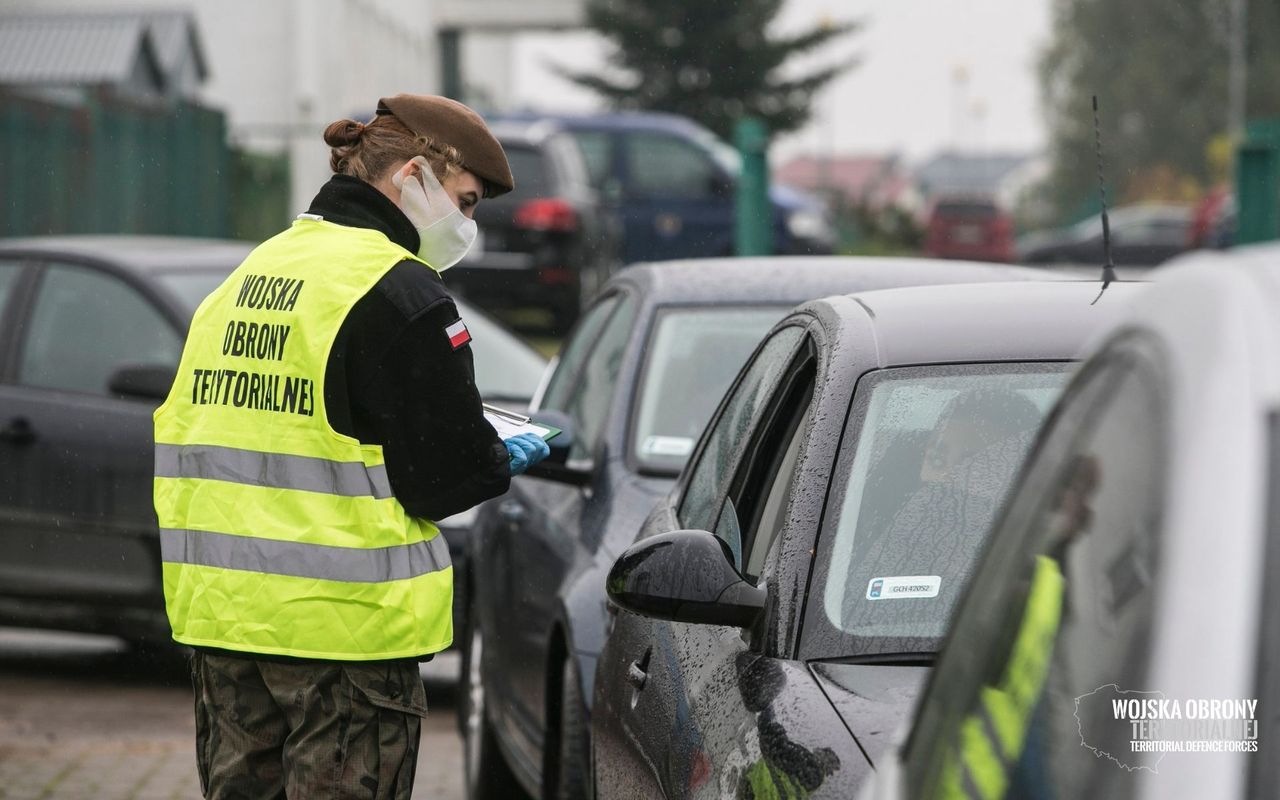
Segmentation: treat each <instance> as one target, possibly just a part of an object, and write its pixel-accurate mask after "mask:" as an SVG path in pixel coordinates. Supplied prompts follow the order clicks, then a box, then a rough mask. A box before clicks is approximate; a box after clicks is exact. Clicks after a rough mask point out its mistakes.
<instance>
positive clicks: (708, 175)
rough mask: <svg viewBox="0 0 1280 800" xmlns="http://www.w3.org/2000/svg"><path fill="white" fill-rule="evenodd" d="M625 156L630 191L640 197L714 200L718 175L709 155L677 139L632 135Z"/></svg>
mask: <svg viewBox="0 0 1280 800" xmlns="http://www.w3.org/2000/svg"><path fill="white" fill-rule="evenodd" d="M624 154H625V156H626V160H627V174H628V175H629V176H630V190H631V192H632V193H633V194H635V195H638V196H640V197H667V198H683V199H690V200H700V199H707V198H710V197H712V196H713V188H712V179H713V178H714V177H715V176H716V175H717V174H718V170H717V169H716V166H715V163H714V162H713V161H712V159H711V156H710V154H708V153H707V152H706V151H705V150H703V149H702V148H700V147H698V146H696V145H694V144H691V143H690V142H687V141H685V140H684V139H678V138H676V137H674V136H666V135H664V134H659V133H644V132H639V133H632V134H630V135H629V136H627V138H626V145H625V147H624Z"/></svg>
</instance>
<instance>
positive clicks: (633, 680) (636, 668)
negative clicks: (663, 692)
mask: <svg viewBox="0 0 1280 800" xmlns="http://www.w3.org/2000/svg"><path fill="white" fill-rule="evenodd" d="M648 680H649V673H647V672H645V671H644V670H643V669H641V668H640V662H639V661H632V662H631V666H629V667H627V683H629V684H631V685H632V686H634V687H635V688H636V689H643V688H644V685H645V682H647V681H648Z"/></svg>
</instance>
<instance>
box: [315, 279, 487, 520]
mask: <svg viewBox="0 0 1280 800" xmlns="http://www.w3.org/2000/svg"><path fill="white" fill-rule="evenodd" d="M427 273H429V274H427ZM458 318H459V317H458V310H457V307H456V306H455V305H454V302H453V300H452V299H451V298H450V297H449V296H448V294H447V293H446V292H445V291H444V287H443V284H442V283H441V282H440V279H439V277H438V276H436V275H435V273H433V272H431V271H430V270H429V269H427V268H425V267H423V266H422V265H421V264H419V263H416V262H406V263H404V264H401V265H400V266H397V267H396V268H394V269H393V270H392V271H391V272H390V273H388V275H387V277H385V278H384V279H383V280H382V281H381V282H380V283H379V284H378V286H377V287H375V288H374V290H373V291H371V292H370V294H369V295H368V296H367V297H366V298H364V299H362V300H361V301H360V302H359V303H358V304H357V306H356V307H355V308H353V309H352V312H351V313H350V314H349V315H348V319H347V322H346V323H344V326H343V327H344V331H343V333H342V334H341V335H340V338H339V342H338V343H336V344H335V353H336V355H335V356H332V357H331V359H330V369H334V368H335V367H336V368H337V370H338V373H339V374H344V375H345V377H346V380H345V381H343V383H345V386H343V387H337V386H335V387H332V388H333V389H334V393H335V397H340V396H341V395H342V394H343V393H344V392H343V391H342V390H343V389H345V393H346V394H347V395H348V397H347V398H343V399H345V400H347V404H348V406H349V413H350V420H349V422H347V421H345V420H342V419H341V417H342V414H341V411H340V409H341V406H342V403H341V402H337V403H335V404H332V405H330V417H331V422H333V424H334V427H335V428H337V429H338V430H340V431H341V430H342V428H341V427H339V425H340V424H343V423H345V424H347V425H348V426H349V427H350V428H351V429H353V430H354V432H355V435H356V437H357V438H359V439H360V440H361V441H365V442H370V443H376V444H381V445H382V448H383V454H384V456H385V458H386V464H387V477H388V478H389V479H390V482H391V491H392V492H393V493H394V494H395V496H396V499H397V500H399V501H400V504H401V505H403V506H404V507H405V510H406V511H408V512H409V514H411V515H412V516H415V517H425V518H427V519H432V520H440V519H443V518H445V517H447V516H450V515H452V514H456V513H458V512H460V511H465V510H466V509H468V508H471V507H472V506H474V505H476V504H477V503H480V502H482V501H484V500H488V499H489V498H491V497H497V496H498V495H500V494H503V493H504V492H506V491H507V488H508V486H509V485H510V480H511V478H510V468H509V466H508V456H507V449H506V446H505V445H503V444H502V441H501V440H500V439H499V438H498V435H497V433H495V432H494V430H493V427H492V426H491V425H489V423H488V422H486V421H485V419H484V416H483V411H482V409H481V404H480V393H479V391H478V390H477V389H476V385H475V369H474V366H473V363H472V355H471V346H470V344H463V345H461V346H459V347H456V348H455V347H454V346H453V344H451V343H450V341H449V335H448V334H447V333H446V332H445V329H446V328H448V327H449V326H450V325H452V324H453V323H454V322H456V321H457V320H458ZM464 322H465V321H464ZM344 362H345V363H344ZM329 383H330V382H329V381H326V384H327V385H326V397H328V391H329V388H330V387H329V386H328V384H329ZM335 412H337V413H335Z"/></svg>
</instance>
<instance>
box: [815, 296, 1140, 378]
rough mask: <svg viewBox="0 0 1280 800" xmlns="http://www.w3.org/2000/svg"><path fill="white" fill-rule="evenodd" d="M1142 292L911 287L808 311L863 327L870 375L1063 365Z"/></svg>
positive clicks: (827, 302)
mask: <svg viewBox="0 0 1280 800" xmlns="http://www.w3.org/2000/svg"><path fill="white" fill-rule="evenodd" d="M1144 287H1145V284H1142V283H1113V284H1111V286H1110V287H1109V288H1108V289H1107V291H1106V292H1103V293H1102V295H1101V297H1099V295H1098V291H1099V289H1100V288H1101V284H1100V283H1098V282H1097V281H1023V282H1018V283H983V284H967V285H955V286H915V287H907V288H901V289H885V290H881V291H870V292H859V293H856V294H851V295H845V296H840V297H831V298H824V299H822V300H819V301H816V302H815V303H810V304H808V305H807V306H806V308H808V309H810V310H812V311H815V312H817V315H818V316H819V318H825V319H827V320H835V319H836V318H838V319H839V322H838V323H837V324H841V325H844V324H846V323H848V322H849V321H850V318H854V319H856V320H857V321H858V323H859V324H858V326H857V327H856V328H854V330H858V331H864V330H866V329H867V328H869V329H870V333H871V336H870V339H871V345H872V347H874V352H873V354H872V355H871V358H870V360H871V361H872V362H873V365H874V367H875V368H882V367H894V366H907V365H912V364H956V363H966V362H982V361H1066V360H1074V359H1077V358H1079V357H1080V356H1081V355H1082V354H1083V352H1084V351H1085V349H1086V348H1087V346H1088V345H1089V344H1090V342H1091V341H1092V340H1093V339H1095V338H1096V337H1097V336H1098V335H1099V332H1100V331H1102V330H1106V329H1109V327H1110V326H1111V325H1114V324H1115V322H1116V320H1117V319H1119V318H1120V316H1121V315H1122V313H1123V310H1124V308H1125V306H1126V305H1127V304H1128V302H1129V301H1130V300H1131V299H1132V298H1133V297H1134V296H1135V295H1136V294H1137V293H1138V292H1140V291H1141V290H1142V289H1143V288H1144ZM1095 298H1097V300H1098V301H1097V303H1094V302H1093V301H1094V299H1095ZM864 338H865V337H864Z"/></svg>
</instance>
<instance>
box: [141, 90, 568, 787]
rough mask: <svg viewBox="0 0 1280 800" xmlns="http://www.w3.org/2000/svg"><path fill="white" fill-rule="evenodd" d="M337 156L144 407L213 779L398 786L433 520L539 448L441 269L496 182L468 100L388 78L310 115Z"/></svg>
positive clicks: (500, 157) (216, 295) (415, 703)
mask: <svg viewBox="0 0 1280 800" xmlns="http://www.w3.org/2000/svg"><path fill="white" fill-rule="evenodd" d="M324 138H325V142H326V143H328V144H329V145H330V146H331V147H332V155H331V159H330V164H331V166H332V168H333V171H334V173H335V175H334V176H333V178H332V179H331V180H330V181H329V182H328V183H327V184H325V186H324V187H323V188H322V189H321V190H320V192H319V194H317V195H316V198H315V200H314V201H313V202H312V204H311V207H310V209H309V210H308V211H307V213H305V214H301V215H300V216H299V217H298V219H297V220H296V221H295V222H294V223H293V225H292V226H291V227H290V228H289V229H288V230H286V231H284V232H283V233H281V234H279V235H277V236H275V237H273V238H271V239H269V240H268V241H266V242H264V243H263V244H261V245H260V246H259V247H257V248H256V249H255V250H254V251H253V252H252V253H250V255H249V257H248V258H246V259H245V261H244V263H243V264H241V265H240V267H239V268H237V269H236V270H235V272H234V273H233V274H232V275H231V277H230V278H229V279H228V280H227V281H226V282H225V283H223V284H222V285H221V286H220V287H219V288H218V289H217V290H215V291H214V292H213V294H211V295H210V296H209V297H208V298H207V299H206V300H205V301H204V302H203V303H202V304H201V306H200V308H199V310H198V311H197V312H196V315H195V318H194V319H193V321H192V324H191V331H190V334H189V336H188V339H187V344H186V348H185V349H184V351H183V355H182V361H181V365H180V367H179V370H178V375H177V379H176V381H175V383H174V385H173V388H172V390H171V392H170V394H169V397H168V399H167V400H166V401H165V402H164V404H163V405H161V406H160V408H159V409H157V411H156V414H155V441H156V451H155V506H156V514H157V517H158V520H159V525H160V543H161V557H162V562H163V571H164V593H165V602H166V608H167V611H168V616H169V622H170V624H171V626H172V628H173V637H174V639H175V640H177V641H178V642H181V643H183V644H185V645H189V646H190V647H191V648H193V650H194V655H193V658H192V678H193V683H194V687H195V692H196V703H195V705H196V739H197V741H196V745H197V762H198V768H199V773H200V784H201V790H202V792H203V793H204V795H205V797H209V798H263V799H264V800H265V798H283V797H288V798H308V799H311V798H408V797H409V795H410V793H411V791H412V786H413V778H414V771H415V767H416V763H417V747H418V738H419V732H420V718H421V717H422V716H424V715H425V714H426V697H425V694H424V691H423V687H422V681H421V680H420V679H419V676H418V662H419V661H421V660H425V659H427V658H429V657H430V655H431V654H432V653H435V652H438V651H440V650H443V649H444V648H446V647H448V646H449V644H450V643H451V641H452V639H453V631H452V622H451V604H452V599H453V573H452V568H451V566H450V563H449V551H448V549H447V547H446V545H445V541H444V538H443V537H442V536H441V534H440V530H439V529H438V528H437V527H436V525H435V523H433V522H432V521H431V520H438V519H442V518H444V517H447V516H449V515H451V514H455V513H458V512H460V511H463V510H465V509H467V508H469V507H471V506H473V505H475V504H476V503H478V502H481V501H483V500H486V499H488V498H491V497H496V496H498V495H500V494H502V493H504V492H505V491H506V490H507V487H508V484H509V481H510V478H511V476H512V475H514V474H519V473H520V472H522V471H524V470H525V469H527V468H528V467H529V466H531V465H532V464H535V463H537V462H538V461H539V460H541V459H542V458H544V457H545V456H546V455H547V453H548V448H547V445H546V443H545V442H543V441H542V440H541V439H539V438H538V437H536V436H525V437H518V438H516V439H513V440H508V441H505V442H504V441H502V440H500V439H499V438H498V436H497V434H496V433H495V431H494V429H493V428H492V427H491V426H490V425H489V424H488V423H487V422H486V421H485V419H484V417H483V412H482V408H481V402H480V397H479V394H478V392H477V390H476V386H475V377H474V370H473V365H472V356H471V348H470V347H469V345H468V343H469V342H470V333H469V331H468V330H467V327H466V321H465V320H463V319H461V318H460V317H459V315H458V311H457V308H456V306H455V304H454V302H453V300H452V299H451V298H450V296H449V294H448V292H447V291H446V290H445V286H444V284H443V282H442V281H441V278H440V275H439V273H441V272H443V271H444V270H446V269H448V268H449V267H450V266H452V265H454V264H456V263H457V262H458V261H459V260H460V259H461V258H462V257H463V255H464V254H465V253H466V251H467V249H468V248H469V247H470V246H471V243H472V241H473V240H474V239H475V236H476V228H475V222H474V221H472V219H471V217H472V215H473V214H474V209H475V206H476V204H477V203H478V202H480V200H481V199H482V198H484V197H492V196H495V195H499V194H502V193H504V192H509V191H511V189H512V188H513V187H514V184H515V182H514V180H513V178H512V175H511V170H510V167H509V165H508V163H507V158H506V155H505V153H504V152H503V150H502V147H501V145H500V144H499V143H498V141H497V140H496V139H495V138H494V137H493V135H492V134H491V133H490V132H489V130H488V128H487V127H486V126H485V124H484V122H483V120H481V118H480V117H479V116H478V115H477V114H476V113H475V112H473V111H472V110H471V109H469V108H467V107H466V106H464V105H462V104H461V103H457V102H455V101H452V100H449V99H446V98H442V97H429V96H419V95H405V94H401V95H396V96H394V97H387V98H383V99H382V100H381V101H379V103H378V110H377V115H376V116H375V117H374V119H373V120H371V121H370V122H369V123H367V124H362V123H359V122H354V121H352V120H342V121H339V122H335V123H333V124H332V125H330V126H329V127H328V129H327V130H326V131H325V133H324Z"/></svg>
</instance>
